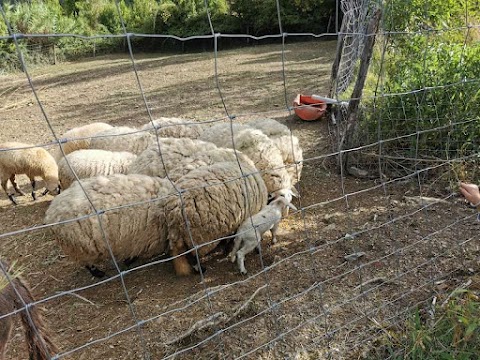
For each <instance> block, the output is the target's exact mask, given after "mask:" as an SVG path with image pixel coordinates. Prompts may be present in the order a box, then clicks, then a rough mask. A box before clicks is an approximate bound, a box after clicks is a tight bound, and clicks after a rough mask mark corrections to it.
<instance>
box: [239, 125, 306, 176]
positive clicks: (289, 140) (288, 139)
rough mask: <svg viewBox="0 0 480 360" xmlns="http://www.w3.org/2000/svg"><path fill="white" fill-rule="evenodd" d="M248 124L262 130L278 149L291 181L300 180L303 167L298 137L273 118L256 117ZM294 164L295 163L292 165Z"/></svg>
mask: <svg viewBox="0 0 480 360" xmlns="http://www.w3.org/2000/svg"><path fill="white" fill-rule="evenodd" d="M247 125H248V126H250V127H252V128H255V129H258V130H260V131H262V132H263V133H264V134H265V135H267V136H268V137H269V138H270V139H271V140H272V141H273V143H274V144H275V146H276V147H277V148H278V149H279V150H280V153H281V154H282V158H283V162H284V164H285V167H286V170H287V172H288V173H289V174H290V177H291V178H292V183H293V184H295V183H297V182H298V181H300V176H301V172H302V168H303V151H302V148H301V147H300V142H299V140H298V137H296V136H295V135H293V134H292V133H291V131H290V129H289V128H288V127H287V126H286V125H284V124H282V123H280V122H278V121H276V120H273V119H268V118H267V119H256V120H252V121H249V122H248V123H247ZM294 164H296V165H294Z"/></svg>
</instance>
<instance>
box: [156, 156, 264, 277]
mask: <svg viewBox="0 0 480 360" xmlns="http://www.w3.org/2000/svg"><path fill="white" fill-rule="evenodd" d="M242 172H243V174H244V175H245V176H242ZM175 186H176V187H177V189H178V190H179V191H180V192H181V198H170V199H168V200H167V202H166V204H165V214H166V220H167V226H168V243H169V250H170V255H171V256H172V257H174V259H173V265H174V268H175V272H176V273H177V275H179V276H182V275H189V274H191V270H192V268H191V265H190V263H189V261H188V260H187V257H186V256H185V254H186V252H187V250H188V249H195V250H196V251H198V255H199V256H200V257H202V256H204V255H206V254H208V253H209V252H210V251H212V250H213V249H214V248H215V247H216V246H217V245H218V241H215V240H216V239H220V238H222V237H226V236H229V235H232V234H233V233H234V232H235V230H236V229H237V228H238V226H239V225H240V224H241V223H242V222H243V221H244V220H245V219H246V218H247V217H248V216H249V215H250V214H255V213H257V212H258V211H260V209H262V207H263V206H265V205H266V202H267V197H268V194H267V189H266V187H265V183H264V181H263V179H262V178H261V176H260V175H259V173H258V171H257V169H256V168H255V165H254V164H253V162H252V161H251V160H250V159H248V158H247V157H245V159H244V162H243V164H242V171H241V170H240V168H239V166H238V163H237V162H220V163H215V164H213V165H209V166H203V167H200V168H197V169H194V170H192V171H190V172H189V173H188V174H186V175H184V176H182V177H181V178H180V179H179V180H178V181H176V183H175ZM186 220H188V221H186ZM190 236H191V237H190Z"/></svg>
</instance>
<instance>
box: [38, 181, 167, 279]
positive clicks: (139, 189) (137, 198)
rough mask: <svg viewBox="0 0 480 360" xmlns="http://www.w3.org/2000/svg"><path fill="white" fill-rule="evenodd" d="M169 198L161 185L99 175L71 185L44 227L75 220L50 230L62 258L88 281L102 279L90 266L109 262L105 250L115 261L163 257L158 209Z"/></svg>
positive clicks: (164, 240) (164, 245) (54, 205)
mask: <svg viewBox="0 0 480 360" xmlns="http://www.w3.org/2000/svg"><path fill="white" fill-rule="evenodd" d="M80 185H81V186H80ZM82 187H83V188H82ZM84 191H85V192H84ZM85 193H86V194H88V198H89V199H87V197H86V195H85ZM174 193H175V189H174V187H173V185H172V184H171V182H170V181H168V180H166V179H160V178H153V177H150V176H146V175H138V174H132V175H124V174H114V175H109V176H102V175H100V176H96V177H93V178H87V179H83V180H80V182H78V181H76V182H75V183H73V185H72V186H71V187H69V188H68V189H67V190H65V191H64V192H62V194H60V195H59V196H57V197H56V198H55V199H54V200H53V201H52V203H51V204H50V207H49V208H48V209H47V211H46V213H45V219H44V223H45V224H55V223H57V222H61V221H65V220H69V219H75V218H79V217H80V219H78V220H76V221H70V222H66V223H62V224H56V225H54V226H52V227H51V230H52V232H53V235H54V237H55V239H56V241H57V243H58V244H59V245H60V247H61V248H62V250H63V251H64V253H65V254H67V255H68V256H70V257H71V258H72V259H73V260H74V261H76V262H77V263H78V264H80V265H83V266H85V267H86V268H87V269H88V270H89V271H90V273H91V274H92V275H94V276H96V277H102V276H104V275H105V273H104V272H103V271H101V270H99V269H98V268H97V267H96V266H95V264H96V263H97V262H100V261H104V260H107V259H110V250H109V247H110V249H111V252H112V254H113V256H114V257H115V259H117V260H127V261H128V260H130V259H134V258H137V257H139V258H150V257H152V256H154V255H160V254H162V253H164V252H165V251H166V249H167V234H166V231H167V229H166V224H165V215H164V211H163V203H164V202H165V201H166V198H165V197H167V195H169V194H174ZM90 201H91V202H92V204H93V205H94V206H95V209H97V212H98V214H99V215H98V217H99V218H100V220H101V224H102V226H100V221H99V218H97V215H94V214H95V211H94V210H93V209H92V206H91V204H90ZM129 205H130V206H129ZM109 209H113V210H109ZM88 215H90V216H88ZM92 215H93V216H92ZM102 228H103V231H104V232H103V231H102ZM104 234H105V237H106V240H107V241H108V244H109V247H108V246H107V244H106V241H105V238H104V236H103V235H104Z"/></svg>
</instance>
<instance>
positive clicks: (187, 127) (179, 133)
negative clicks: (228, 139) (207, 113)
mask: <svg viewBox="0 0 480 360" xmlns="http://www.w3.org/2000/svg"><path fill="white" fill-rule="evenodd" d="M154 127H155V129H157V131H156V132H155V130H154ZM140 129H141V130H150V132H151V133H152V134H156V133H158V136H160V137H174V138H190V139H197V138H199V137H200V135H201V134H202V133H203V130H204V129H203V127H202V125H200V124H196V123H195V122H192V121H191V120H186V119H179V118H168V117H160V118H158V119H155V120H153V125H152V123H151V122H149V123H147V124H145V125H143V126H141V127H140Z"/></svg>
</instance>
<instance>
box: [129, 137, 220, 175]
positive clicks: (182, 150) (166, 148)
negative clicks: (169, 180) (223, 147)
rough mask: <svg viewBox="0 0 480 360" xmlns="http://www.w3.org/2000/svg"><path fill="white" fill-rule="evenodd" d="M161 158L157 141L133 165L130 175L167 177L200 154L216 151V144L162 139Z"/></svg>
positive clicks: (187, 139) (185, 139) (184, 139)
mask: <svg viewBox="0 0 480 360" xmlns="http://www.w3.org/2000/svg"><path fill="white" fill-rule="evenodd" d="M158 141H159V143H160V151H161V154H162V156H160V152H159V147H158V144H157V141H154V143H153V144H152V145H150V146H149V147H148V149H146V150H145V151H143V152H142V153H141V154H140V155H139V156H138V158H137V159H136V160H135V161H134V162H133V163H132V165H131V167H130V169H129V173H130V174H145V175H149V176H159V177H166V176H167V173H168V174H169V176H170V175H171V174H170V172H171V171H172V170H174V169H176V168H178V167H180V166H182V164H185V163H187V162H189V161H191V160H190V159H191V158H192V157H193V156H195V155H196V154H198V153H205V152H208V151H210V150H215V149H217V147H216V146H215V145H214V144H211V143H206V142H204V141H200V140H192V139H189V138H180V139H177V138H160V139H158Z"/></svg>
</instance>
